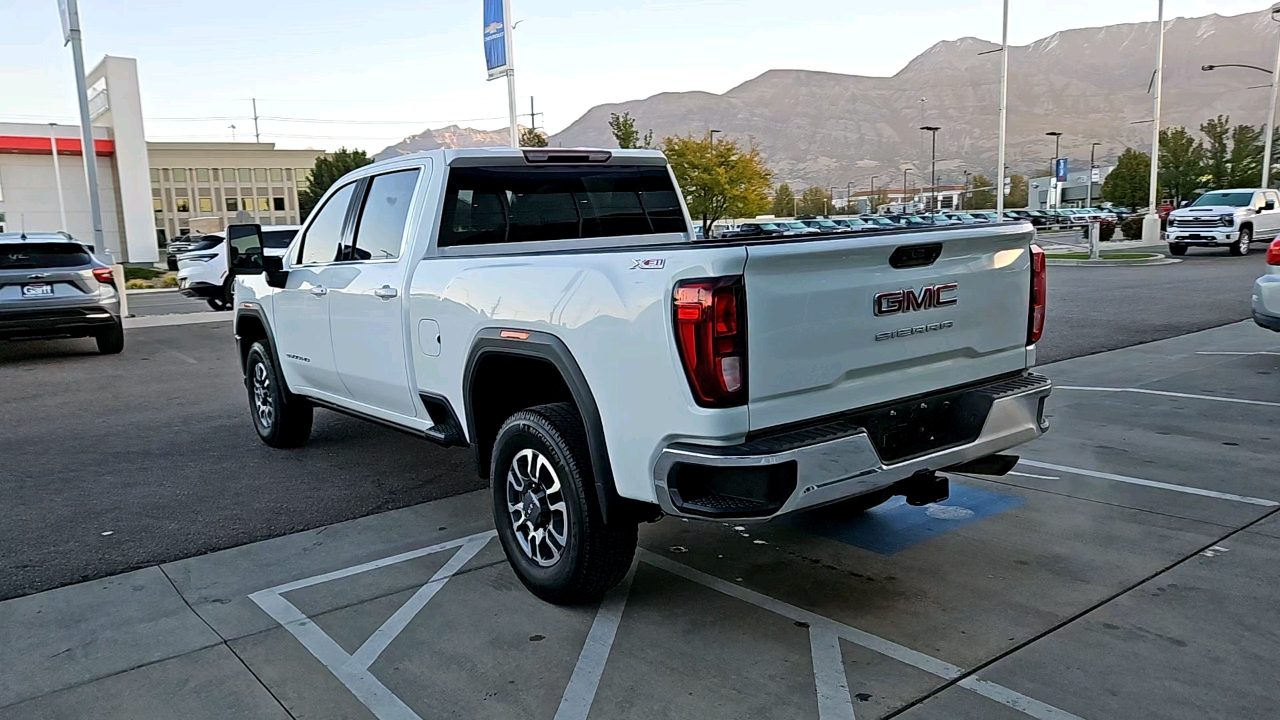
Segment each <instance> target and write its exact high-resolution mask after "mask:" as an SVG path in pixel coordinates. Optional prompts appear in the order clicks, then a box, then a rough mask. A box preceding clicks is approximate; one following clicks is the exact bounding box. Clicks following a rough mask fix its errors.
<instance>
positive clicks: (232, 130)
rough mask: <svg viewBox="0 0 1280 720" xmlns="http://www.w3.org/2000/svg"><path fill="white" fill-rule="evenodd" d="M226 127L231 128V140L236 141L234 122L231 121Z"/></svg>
mask: <svg viewBox="0 0 1280 720" xmlns="http://www.w3.org/2000/svg"><path fill="white" fill-rule="evenodd" d="M227 127H228V128H230V129H231V142H235V141H236V124H235V123H231V124H230V125H228V126H227Z"/></svg>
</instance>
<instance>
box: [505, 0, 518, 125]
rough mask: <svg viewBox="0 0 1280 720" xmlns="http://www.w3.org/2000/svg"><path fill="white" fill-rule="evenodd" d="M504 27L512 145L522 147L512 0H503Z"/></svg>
mask: <svg viewBox="0 0 1280 720" xmlns="http://www.w3.org/2000/svg"><path fill="white" fill-rule="evenodd" d="M502 22H503V25H504V26H505V27H503V29H502V34H503V36H504V40H505V42H506V44H507V105H508V109H509V111H510V115H511V117H510V118H509V119H510V123H511V147H514V148H518V147H520V129H519V128H517V127H516V56H515V44H516V41H515V33H514V32H512V27H511V0H502Z"/></svg>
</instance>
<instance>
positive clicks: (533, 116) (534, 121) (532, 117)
mask: <svg viewBox="0 0 1280 720" xmlns="http://www.w3.org/2000/svg"><path fill="white" fill-rule="evenodd" d="M542 114H543V113H540V112H534V111H533V96H532V95H530V96H529V112H528V115H529V129H530V130H531V131H533V132H537V131H538V116H539V115H542Z"/></svg>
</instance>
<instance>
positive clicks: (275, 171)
mask: <svg viewBox="0 0 1280 720" xmlns="http://www.w3.org/2000/svg"><path fill="white" fill-rule="evenodd" d="M283 180H284V170H281V169H280V168H271V182H273V183H278V182H282V181H283Z"/></svg>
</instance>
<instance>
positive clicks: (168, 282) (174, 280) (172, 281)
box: [160, 273, 178, 288]
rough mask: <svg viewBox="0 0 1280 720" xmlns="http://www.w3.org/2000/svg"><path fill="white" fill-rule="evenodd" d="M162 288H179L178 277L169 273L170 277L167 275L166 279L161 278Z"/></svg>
mask: <svg viewBox="0 0 1280 720" xmlns="http://www.w3.org/2000/svg"><path fill="white" fill-rule="evenodd" d="M160 287H166V288H176V287H178V276H177V275H174V274H173V273H169V274H168V275H165V276H164V277H162V278H160Z"/></svg>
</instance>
